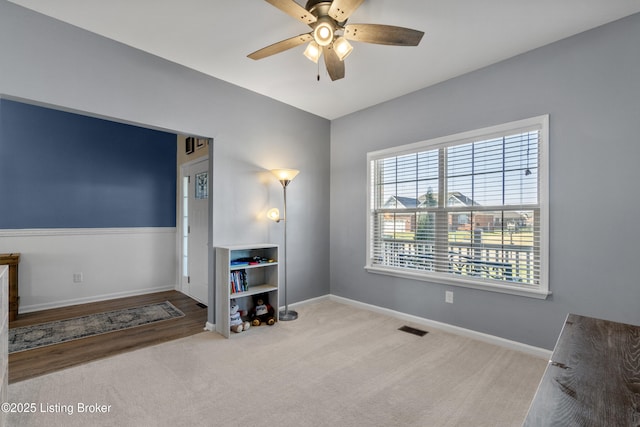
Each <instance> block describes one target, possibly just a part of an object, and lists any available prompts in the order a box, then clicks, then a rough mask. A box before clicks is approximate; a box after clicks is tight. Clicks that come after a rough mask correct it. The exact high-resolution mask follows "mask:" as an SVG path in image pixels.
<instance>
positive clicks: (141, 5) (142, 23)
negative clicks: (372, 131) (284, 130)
mask: <svg viewBox="0 0 640 427" xmlns="http://www.w3.org/2000/svg"><path fill="white" fill-rule="evenodd" d="M11 1H12V2H13V3H16V4H19V5H21V6H24V7H26V8H29V9H33V10H35V11H38V12H40V13H43V14H45V15H48V16H51V17H53V18H56V19H59V20H61V21H64V22H68V23H70V24H73V25H75V26H78V27H80V28H84V29H86V30H89V31H91V32H94V33H97V34H100V35H103V36H105V37H108V38H110V39H113V40H117V41H119V42H121V43H124V44H127V45H130V46H133V47H135V48H138V49H141V50H144V51H147V52H150V53H152V54H154V55H157V56H160V57H162V58H165V59H168V60H170V61H173V62H176V63H179V64H183V65H185V66H187V67H189V68H192V69H195V70H198V71H200V72H203V73H206V74H209V75H211V76H214V77H217V78H219V79H222V80H225V81H228V82H231V83H233V84H236V85H238V86H242V87H245V88H247V89H250V90H252V91H255V92H258V93H260V94H263V95H266V96H268V97H271V98H274V99H277V100H280V101H282V102H285V103H287V104H290V105H293V106H295V107H298V108H300V109H302V110H305V111H309V112H311V113H314V114H317V115H319V116H322V117H325V118H327V119H334V118H337V117H340V116H343V115H345V114H349V113H351V112H354V111H357V110H361V109H363V108H366V107H369V106H371V105H375V104H378V103H380V102H383V101H386V100H389V99H392V98H395V97H398V96H401V95H404V94H406V93H409V92H413V91H415V90H418V89H421V88H424V87H427V86H430V85H433V84H436V83H438V82H441V81H444V80H447V79H450V78H452V77H455V76H458V75H461V74H464V73H466V72H469V71H472V70H476V69H478V68H482V67H484V66H487V65H490V64H493V63H495V62H498V61H501V60H503V59H506V58H509V57H512V56H514V55H517V54H520V53H523V52H526V51H529V50H531V49H534V48H537V47H540V46H543V45H545V44H549V43H551V42H554V41H556V40H560V39H563V38H565V37H568V36H571V35H573V34H577V33H579V32H582V31H585V30H587V29H590V28H593V27H596V26H599V25H602V24H605V23H607V22H611V21H614V20H616V19H619V18H622V17H624V16H627V15H631V14H633V13H636V12H640V0H535V1H531V0H366V1H365V2H364V3H363V4H362V5H361V6H360V7H359V8H358V9H357V10H356V11H355V12H354V13H353V15H352V16H351V18H350V19H349V22H350V23H374V24H388V25H397V26H402V27H408V28H414V29H417V30H422V31H424V32H425V36H424V37H423V39H422V42H421V43H420V45H419V46H417V47H397V46H381V45H371V44H364V43H353V44H354V51H353V53H352V54H351V55H350V56H349V57H348V58H347V59H346V62H345V64H346V77H345V78H344V79H342V80H337V81H335V82H332V81H331V80H330V79H329V77H328V75H327V74H326V71H325V70H324V64H323V62H322V59H321V60H320V63H321V67H320V76H321V77H320V81H319V82H318V81H317V80H316V76H317V70H318V66H317V65H316V64H314V63H313V62H311V61H309V60H308V59H306V58H305V57H304V56H303V55H302V51H303V50H304V46H299V47H297V48H294V49H291V50H289V51H286V52H283V53H280V54H277V55H274V56H271V57H268V58H265V59H262V60H259V61H253V60H251V59H249V58H247V57H246V55H247V54H249V53H251V52H253V51H255V50H258V49H260V48H262V47H264V46H266V45H269V44H272V43H275V42H277V41H280V40H283V39H286V38H289V37H293V36H295V35H298V34H301V33H305V32H308V31H309V30H310V29H309V27H307V26H305V25H304V24H302V23H300V22H298V21H296V20H295V19H293V18H291V17H289V16H288V15H286V14H285V13H283V12H281V11H280V10H278V9H276V8H275V7H273V6H271V5H270V4H268V3H267V2H265V1H263V0H180V1H176V0H109V1H104V0H56V1H51V0H11ZM298 3H299V4H301V5H302V6H304V3H305V0H298Z"/></svg>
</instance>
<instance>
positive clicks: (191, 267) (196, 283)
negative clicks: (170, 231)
mask: <svg viewBox="0 0 640 427" xmlns="http://www.w3.org/2000/svg"><path fill="white" fill-rule="evenodd" d="M208 218H209V161H208V160H207V159H206V158H205V159H204V160H201V161H198V162H196V163H192V164H187V165H185V166H183V168H182V245H181V247H182V292H183V293H185V294H187V295H189V296H190V297H191V298H193V299H196V300H198V301H200V302H201V303H203V304H207V305H208V304H209V302H208V295H209V292H208V253H209V250H208V247H207V241H208V238H207V235H208V230H209V228H208V225H207V224H208Z"/></svg>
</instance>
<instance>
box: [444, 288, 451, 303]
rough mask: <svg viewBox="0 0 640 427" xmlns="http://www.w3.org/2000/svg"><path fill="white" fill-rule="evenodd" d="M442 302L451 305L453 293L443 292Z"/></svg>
mask: <svg viewBox="0 0 640 427" xmlns="http://www.w3.org/2000/svg"><path fill="white" fill-rule="evenodd" d="M444 302H448V303H449V304H453V292H451V291H445V292H444Z"/></svg>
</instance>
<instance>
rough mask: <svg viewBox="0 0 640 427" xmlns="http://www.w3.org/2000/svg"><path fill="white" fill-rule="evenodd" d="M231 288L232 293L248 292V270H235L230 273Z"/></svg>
mask: <svg viewBox="0 0 640 427" xmlns="http://www.w3.org/2000/svg"><path fill="white" fill-rule="evenodd" d="M229 276H230V277H229V283H230V288H231V289H230V290H231V293H232V294H237V293H238V292H246V291H247V290H248V286H247V272H246V271H245V270H234V271H232V272H231V273H230V274H229Z"/></svg>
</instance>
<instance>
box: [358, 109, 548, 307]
mask: <svg viewBox="0 0 640 427" xmlns="http://www.w3.org/2000/svg"><path fill="white" fill-rule="evenodd" d="M531 130H538V131H539V139H540V140H539V143H538V208H539V217H540V218H539V219H540V228H539V230H540V231H539V233H540V245H539V256H540V258H539V259H540V270H539V274H540V276H539V283H538V285H537V286H535V287H534V286H526V287H523V286H521V285H520V286H519V285H516V284H510V283H508V282H505V283H504V284H503V283H500V284H496V283H491V282H487V281H483V280H481V279H480V280H478V279H474V278H470V277H469V276H458V275H452V274H449V273H442V272H436V271H425V270H415V269H409V268H402V267H389V266H381V265H373V264H372V262H371V259H372V243H373V237H374V236H373V235H372V233H373V230H372V217H373V215H372V214H373V212H374V211H375V210H376V208H375V206H374V205H373V204H374V201H373V200H372V193H373V190H372V186H373V185H374V184H375V182H374V180H373V179H372V174H373V170H372V164H373V163H374V161H376V160H381V159H384V158H389V157H397V156H403V155H409V154H415V153H417V152H422V151H427V150H436V149H441V148H448V147H452V146H454V145H460V144H465V143H471V142H478V141H483V140H488V139H492V138H497V137H503V136H506V135H507V134H513V133H518V132H526V131H531ZM443 175H444V173H442V172H439V177H440V178H441V177H442V176H443ZM366 188H367V190H366V191H367V205H366V216H367V220H366V227H367V230H366V239H367V242H366V251H367V252H366V263H365V267H364V268H365V270H366V271H368V272H370V273H375V274H382V275H389V276H394V277H401V278H407V279H414V280H420V281H425V282H431V283H437V284H446V285H453V286H461V287H466V288H473V289H481V290H485V291H492V292H499V293H506V294H512V295H520V296H526V297H531V298H537V299H545V298H547V296H548V295H550V294H551V292H550V290H549V115H548V114H546V115H541V116H536V117H531V118H528V119H523V120H516V121H512V122H509V123H504V124H499V125H495V126H489V127H485V128H481V129H476V130H471V131H466V132H461V133H456V134H452V135H447V136H443V137H438V138H433V139H429V140H425V141H420V142H415V143H411V144H406V145H401V146H396V147H390V148H386V149H383V150H378V151H372V152H369V153H367V182H366Z"/></svg>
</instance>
